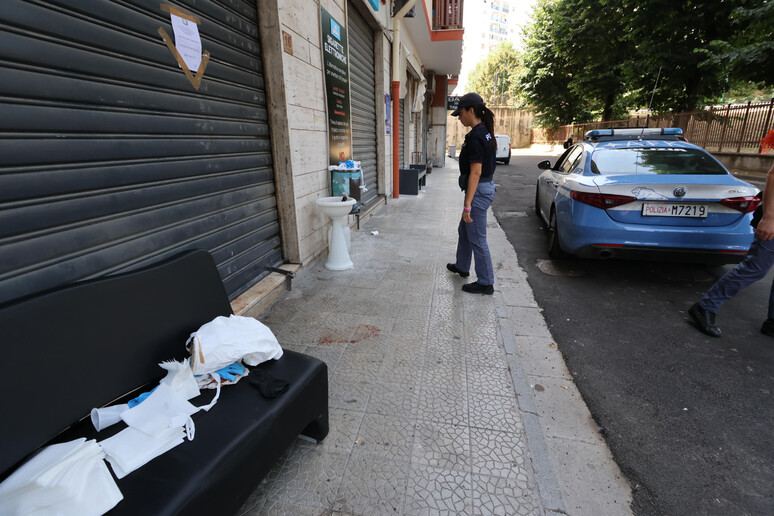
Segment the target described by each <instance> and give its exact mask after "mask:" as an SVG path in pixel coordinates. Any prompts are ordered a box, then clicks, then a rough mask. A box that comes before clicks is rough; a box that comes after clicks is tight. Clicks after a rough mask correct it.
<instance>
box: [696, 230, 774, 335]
mask: <svg viewBox="0 0 774 516" xmlns="http://www.w3.org/2000/svg"><path fill="white" fill-rule="evenodd" d="M772 266H774V241H764V240H759V239H757V238H756V239H755V240H754V241H753V243H752V245H751V246H750V251H749V252H748V253H747V257H745V259H744V260H742V261H741V262H740V263H739V264H738V265H737V266H736V267H734V268H733V269H731V270H730V271H728V272H727V273H726V274H725V275H724V276H723V277H722V278H720V279H719V280H718V281H717V282H716V283H715V284H714V285H712V287H710V289H709V290H708V291H707V293H706V294H704V297H702V298H701V300H700V301H699V302H698V303H697V304H696V305H694V306H693V307H691V312H690V314H691V317H693V319H694V321H696V323H697V325H698V326H699V329H701V330H702V331H703V332H705V333H707V334H709V335H713V336H719V335H720V330H719V329H717V327H716V326H715V321H714V319H715V314H716V313H717V311H718V310H719V309H720V307H721V306H723V304H725V303H726V301H728V300H729V299H731V298H733V297H734V296H735V295H736V294H737V293H739V291H740V290H742V289H743V288H745V287H748V286H750V285H752V284H753V283H755V282H756V281H759V280H761V279H763V278H764V277H765V276H766V274H768V272H769V270H771V268H772ZM697 307H698V308H697ZM768 313H769V318H770V319H774V284H772V291H771V293H770V295H769V312H768Z"/></svg>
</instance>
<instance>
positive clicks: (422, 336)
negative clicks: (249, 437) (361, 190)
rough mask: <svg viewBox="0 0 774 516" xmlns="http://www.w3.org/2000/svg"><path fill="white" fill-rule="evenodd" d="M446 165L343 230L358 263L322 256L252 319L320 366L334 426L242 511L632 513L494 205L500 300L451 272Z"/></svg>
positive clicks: (456, 204)
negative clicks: (330, 264)
mask: <svg viewBox="0 0 774 516" xmlns="http://www.w3.org/2000/svg"><path fill="white" fill-rule="evenodd" d="M448 163H449V164H450V165H451V167H453V168H442V169H439V168H436V169H434V170H433V172H432V174H430V175H428V176H427V192H426V193H420V194H419V195H418V196H401V198H400V199H398V200H394V199H389V200H388V205H387V206H384V207H381V208H379V209H378V210H377V212H376V213H375V214H374V216H372V217H371V218H370V219H369V220H368V221H366V223H365V224H364V225H363V226H362V227H361V229H360V231H354V230H353V232H352V249H351V257H352V261H353V262H354V263H355V268H354V269H353V270H350V271H343V272H332V271H328V270H327V269H325V268H324V266H323V263H324V258H325V256H323V257H322V258H321V259H319V260H317V261H316V262H314V263H313V264H312V265H310V266H309V267H306V268H305V269H303V270H302V271H300V273H299V274H298V276H297V278H296V279H295V280H294V281H293V290H292V291H291V292H288V293H286V294H285V295H284V296H283V297H282V298H281V299H280V300H279V301H278V302H277V303H275V304H274V305H273V306H272V307H271V309H270V310H269V311H268V312H267V313H264V314H263V315H262V316H261V317H260V319H261V320H262V321H263V322H265V323H266V324H267V325H268V326H269V327H270V328H271V329H272V330H273V331H274V332H275V334H276V335H277V338H278V339H279V342H280V344H281V345H282V346H283V347H284V348H287V349H294V350H297V351H301V352H304V353H307V354H310V355H314V356H316V357H318V358H320V359H322V360H324V361H325V362H326V363H327V364H328V375H329V399H330V427H331V429H330V434H329V435H328V437H327V438H326V439H325V440H324V441H323V442H322V443H321V444H319V445H315V444H311V443H308V442H305V441H303V440H300V439H299V440H297V441H296V443H295V444H294V446H293V447H292V448H291V449H290V450H289V451H288V452H287V453H286V454H285V455H284V456H283V458H281V459H280V460H279V461H278V462H277V464H275V467H274V469H273V470H272V472H271V473H270V474H269V475H268V476H267V478H265V479H264V480H263V481H262V482H261V484H260V485H259V486H258V487H257V489H256V491H255V492H254V493H253V495H252V496H251V498H250V499H249V500H248V501H247V502H246V503H245V505H244V507H243V509H242V511H240V513H239V514H245V515H257V514H288V515H291V514H292V515H307V514H308V515H319V514H347V515H350V514H351V515H355V514H358V515H359V514H364V515H365V514H368V515H371V514H390V515H395V514H406V515H420V514H421V515H429V514H500V515H509V516H510V515H552V514H570V515H618V514H622V515H625V514H631V511H630V509H629V503H630V502H631V493H630V489H629V486H628V484H627V482H626V481H625V480H624V479H623V476H622V475H621V473H620V471H619V470H618V467H617V466H616V464H615V462H613V460H612V458H611V456H610V452H609V450H608V449H607V446H606V445H605V442H604V440H603V439H602V438H601V437H600V436H599V434H598V432H597V427H596V425H595V424H594V422H593V420H592V419H591V417H590V416H589V413H588V411H587V409H586V405H585V404H584V403H583V400H582V399H581V397H580V394H579V393H578V391H577V390H576V388H575V385H574V384H573V382H572V378H571V376H570V374H569V373H568V371H567V369H566V368H565V366H564V362H563V360H562V357H561V353H560V352H559V351H558V349H557V348H556V345H555V344H554V342H553V340H552V338H551V334H550V333H549V331H548V329H547V328H546V325H545V322H544V320H543V317H542V314H541V311H540V309H539V308H538V306H537V305H536V303H535V301H534V298H533V296H532V291H531V289H530V287H529V285H528V284H527V281H526V275H525V274H524V272H523V271H522V269H521V268H520V267H519V265H518V261H517V257H516V254H515V252H514V250H513V247H512V246H511V245H510V244H509V243H508V241H507V240H506V237H505V233H504V232H503V231H502V230H501V229H500V227H499V225H498V224H497V221H496V220H495V219H494V217H493V215H492V213H491V210H490V215H489V227H488V231H489V245H490V249H491V252H492V259H493V262H494V263H493V265H494V268H495V278H496V283H495V289H496V291H495V295H494V296H479V295H471V294H466V293H463V292H462V291H461V290H460V287H461V286H462V285H463V284H464V283H466V282H467V281H470V280H473V279H474V277H471V278H469V279H468V280H463V279H462V278H460V277H459V276H457V275H452V274H450V273H449V272H448V271H447V270H446V263H447V262H449V261H453V259H454V253H455V248H456V242H457V224H458V222H459V218H460V214H461V206H462V194H461V192H460V191H459V188H457V174H458V171H457V169H456V162H454V161H452V160H449V162H448ZM374 231H378V234H377V235H374V234H372V232H374ZM473 276H474V275H473Z"/></svg>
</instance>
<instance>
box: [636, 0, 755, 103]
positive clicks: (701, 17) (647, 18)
mask: <svg viewBox="0 0 774 516" xmlns="http://www.w3.org/2000/svg"><path fill="white" fill-rule="evenodd" d="M764 1H765V0H681V1H678V2H675V1H674V0H649V1H648V2H642V1H640V0H622V2H623V4H624V10H625V12H626V13H628V19H629V24H630V26H631V28H632V30H631V33H630V37H631V38H632V41H633V42H634V43H635V44H636V45H637V53H636V55H635V56H634V59H632V60H631V61H629V62H628V63H627V64H626V76H627V83H628V88H629V90H630V94H631V97H632V99H633V101H634V102H635V103H636V104H638V105H640V106H647V105H648V101H649V99H650V97H651V93H652V91H653V87H654V85H655V81H656V78H657V76H658V73H659V69H661V78H660V80H659V83H658V88H657V89H656V92H655V95H654V96H653V109H654V110H656V111H661V112H664V111H669V110H671V111H690V110H693V109H696V108H699V107H701V106H704V105H706V104H707V103H713V102H715V101H716V99H718V98H719V97H720V95H721V94H722V92H723V90H724V88H725V86H726V84H725V75H724V74H725V70H724V68H723V66H722V65H721V63H719V62H712V60H710V59H708V57H707V52H708V51H709V50H710V49H711V48H712V42H713V41H726V40H728V39H729V38H731V37H732V36H733V35H734V33H735V31H736V30H738V29H737V28H736V27H734V26H733V24H732V19H733V13H734V11H735V10H736V9H738V8H748V7H754V6H755V5H756V4H761V3H763V2H764Z"/></svg>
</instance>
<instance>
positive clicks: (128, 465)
mask: <svg viewBox="0 0 774 516" xmlns="http://www.w3.org/2000/svg"><path fill="white" fill-rule="evenodd" d="M143 403H144V402H143ZM143 403H141V404H140V405H142V404H143ZM140 405H138V407H139V406H140ZM184 440H185V430H184V429H183V427H181V426H178V427H174V428H168V429H166V430H165V431H163V432H161V433H159V434H158V435H150V434H146V433H145V432H142V431H140V430H137V429H135V428H131V427H130V428H126V429H124V430H121V431H120V432H118V433H117V434H116V435H114V436H113V437H109V438H107V439H105V440H104V441H100V443H99V444H100V445H101V446H102V449H103V450H105V454H106V455H107V460H108V462H110V465H111V466H112V467H113V472H114V473H115V474H116V476H117V477H118V478H124V477H125V476H126V475H128V474H129V473H131V472H132V471H134V470H136V469H137V468H139V467H141V466H144V465H145V464H147V463H148V462H150V461H152V460H153V459H155V458H156V457H158V456H159V455H162V454H164V453H166V452H168V451H169V450H171V449H172V448H174V447H175V446H177V445H179V444H181V443H182V442H183V441H184Z"/></svg>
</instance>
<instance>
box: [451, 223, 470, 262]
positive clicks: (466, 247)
mask: <svg viewBox="0 0 774 516" xmlns="http://www.w3.org/2000/svg"><path fill="white" fill-rule="evenodd" d="M467 226H468V224H467V223H465V221H464V220H462V219H460V225H459V226H457V235H458V237H457V261H455V262H454V265H455V266H456V267H457V269H458V270H459V271H460V272H463V273H468V272H470V262H471V261H472V260H473V247H471V245H470V242H469V241H468V229H467Z"/></svg>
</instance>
